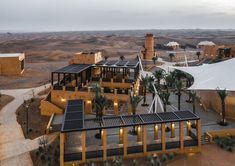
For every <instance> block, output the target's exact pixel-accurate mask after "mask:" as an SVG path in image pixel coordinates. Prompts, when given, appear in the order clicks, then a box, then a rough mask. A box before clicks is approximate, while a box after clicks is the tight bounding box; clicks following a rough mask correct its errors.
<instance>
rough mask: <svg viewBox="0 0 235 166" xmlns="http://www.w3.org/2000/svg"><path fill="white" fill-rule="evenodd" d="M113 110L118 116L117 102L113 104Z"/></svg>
mask: <svg viewBox="0 0 235 166" xmlns="http://www.w3.org/2000/svg"><path fill="white" fill-rule="evenodd" d="M113 108H114V114H115V115H118V114H119V113H118V101H117V100H115V101H114V102H113Z"/></svg>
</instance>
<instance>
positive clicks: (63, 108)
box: [40, 52, 201, 166]
mask: <svg viewBox="0 0 235 166" xmlns="http://www.w3.org/2000/svg"><path fill="white" fill-rule="evenodd" d="M140 65H141V62H140V58H139V57H136V58H134V59H128V60H127V59H121V58H120V59H118V60H109V59H104V58H102V55H101V53H100V52H80V53H77V54H75V55H74V58H73V59H71V60H70V61H69V65H68V66H65V67H63V68H60V69H57V70H55V71H53V72H52V73H51V90H50V93H49V95H48V96H47V98H46V99H45V100H42V101H41V105H40V108H41V114H42V115H47V116H51V120H50V122H49V125H48V128H47V130H48V132H50V131H60V165H61V166H63V165H73V164H75V163H84V162H86V161H87V160H103V161H105V160H107V159H111V158H113V157H114V156H123V158H132V157H138V156H147V155H150V154H158V153H160V154H161V153H167V152H177V153H188V152H199V151H200V148H201V143H200V142H201V122H200V118H199V117H198V116H197V115H195V114H194V113H192V112H190V111H180V112H162V113H147V112H146V113H145V114H137V115H136V114H135V115H133V114H132V106H131V103H130V97H131V96H133V95H138V94H139V92H140V93H141V86H140V81H141V80H140V72H141V71H140V70H141V66H140ZM97 84H99V86H100V88H101V94H102V95H104V96H105V97H106V98H107V100H108V102H109V104H108V106H107V108H106V109H105V110H104V112H103V113H104V115H105V116H103V117H102V118H101V119H100V118H97V117H95V116H91V115H95V110H94V108H93V107H92V105H93V102H94V100H93V99H94V96H95V91H94V89H95V88H96V85H97ZM57 115H59V116H57ZM58 117H60V123H58V122H57V120H58ZM192 123H195V124H196V127H195V128H191V124H192ZM168 126H169V127H170V130H171V132H170V133H167V132H166V131H165V129H166V127H168ZM133 127H134V128H136V130H137V134H136V135H130V134H128V132H129V131H130V130H132V129H133ZM96 132H97V133H99V132H100V133H101V139H96V138H95V137H94V134H95V133H96ZM114 135H116V137H113V136H114Z"/></svg>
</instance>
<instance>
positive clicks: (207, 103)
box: [197, 91, 235, 120]
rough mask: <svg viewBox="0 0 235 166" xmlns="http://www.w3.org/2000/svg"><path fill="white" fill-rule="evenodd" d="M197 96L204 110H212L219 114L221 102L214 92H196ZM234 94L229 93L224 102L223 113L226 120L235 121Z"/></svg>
mask: <svg viewBox="0 0 235 166" xmlns="http://www.w3.org/2000/svg"><path fill="white" fill-rule="evenodd" d="M197 95H198V96H199V97H200V99H201V102H202V104H203V106H204V108H205V109H212V110H214V111H216V112H217V113H221V100H220V98H219V96H218V94H217V92H216V91H198V93H197ZM234 108H235V92H229V95H228V96H227V97H226V100H225V110H226V111H225V112H226V118H227V119H233V120H235V111H234Z"/></svg>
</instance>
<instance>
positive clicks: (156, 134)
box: [154, 124, 158, 140]
mask: <svg viewBox="0 0 235 166" xmlns="http://www.w3.org/2000/svg"><path fill="white" fill-rule="evenodd" d="M157 139H158V125H157V124H155V125H154V140H157Z"/></svg>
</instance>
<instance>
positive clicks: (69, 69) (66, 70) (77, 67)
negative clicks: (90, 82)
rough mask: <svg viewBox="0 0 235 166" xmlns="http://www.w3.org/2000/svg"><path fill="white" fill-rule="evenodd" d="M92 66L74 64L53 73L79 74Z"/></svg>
mask: <svg viewBox="0 0 235 166" xmlns="http://www.w3.org/2000/svg"><path fill="white" fill-rule="evenodd" d="M91 66H92V65H91V64H72V65H68V66H65V67H63V68H60V69H58V70H56V71H54V72H53V73H71V74H78V73H80V72H82V71H84V70H86V69H87V68H89V67H91Z"/></svg>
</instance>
